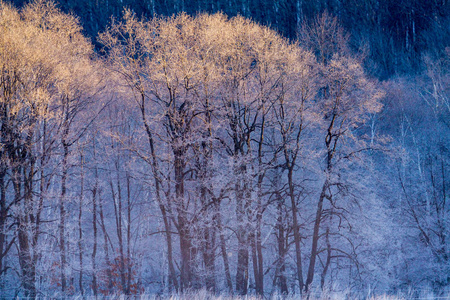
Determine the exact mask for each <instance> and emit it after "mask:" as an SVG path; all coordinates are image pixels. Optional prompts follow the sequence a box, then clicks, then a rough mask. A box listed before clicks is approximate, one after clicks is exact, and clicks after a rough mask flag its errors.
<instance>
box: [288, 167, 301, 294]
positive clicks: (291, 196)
mask: <svg viewBox="0 0 450 300" xmlns="http://www.w3.org/2000/svg"><path fill="white" fill-rule="evenodd" d="M293 169H294V166H293V165H290V167H289V170H288V184H289V199H290V200H291V207H292V223H293V224H292V225H293V231H294V244H295V258H296V267H297V280H298V283H299V287H300V293H301V291H303V288H304V281H303V266H302V252H301V251H302V250H301V245H300V243H301V237H300V229H299V225H298V211H297V202H296V199H295V190H294V180H293Z"/></svg>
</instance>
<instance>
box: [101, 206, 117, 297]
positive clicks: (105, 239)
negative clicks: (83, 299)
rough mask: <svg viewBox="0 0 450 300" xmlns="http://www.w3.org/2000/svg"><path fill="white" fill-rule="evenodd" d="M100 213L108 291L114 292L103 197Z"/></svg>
mask: <svg viewBox="0 0 450 300" xmlns="http://www.w3.org/2000/svg"><path fill="white" fill-rule="evenodd" d="M98 208H99V214H100V226H101V229H102V232H103V251H104V252H105V262H106V278H107V280H108V284H107V287H108V292H109V293H110V294H112V293H113V292H114V283H113V278H112V272H111V259H110V258H109V247H108V232H107V230H106V225H105V217H104V215H103V204H102V201H101V199H99V202H98Z"/></svg>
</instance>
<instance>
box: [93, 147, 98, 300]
mask: <svg viewBox="0 0 450 300" xmlns="http://www.w3.org/2000/svg"><path fill="white" fill-rule="evenodd" d="M94 159H95V149H94ZM97 189H98V173H97V168H95V183H94V188H93V189H92V229H93V234H94V241H93V246H92V290H93V292H94V296H97V294H98V290H97V287H98V283H97V262H96V257H97V243H98V240H97Z"/></svg>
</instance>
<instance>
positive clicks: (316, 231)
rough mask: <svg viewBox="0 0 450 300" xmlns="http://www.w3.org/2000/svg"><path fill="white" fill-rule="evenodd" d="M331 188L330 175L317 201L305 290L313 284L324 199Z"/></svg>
mask: <svg viewBox="0 0 450 300" xmlns="http://www.w3.org/2000/svg"><path fill="white" fill-rule="evenodd" d="M328 188H329V182H328V175H327V178H326V179H325V182H324V183H323V186H322V192H321V193H320V197H319V202H318V203H317V211H316V219H315V221H314V231H313V236H312V239H313V240H312V246H311V257H310V259H309V268H308V277H307V279H306V284H305V291H308V289H309V288H310V286H311V283H312V282H313V279H314V269H315V266H316V257H317V245H318V242H319V229H320V224H321V221H322V213H323V201H324V200H325V198H326V191H327V190H328Z"/></svg>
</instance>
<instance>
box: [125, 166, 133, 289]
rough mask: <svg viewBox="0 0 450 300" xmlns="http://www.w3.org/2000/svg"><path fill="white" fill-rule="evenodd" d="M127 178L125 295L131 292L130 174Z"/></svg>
mask: <svg viewBox="0 0 450 300" xmlns="http://www.w3.org/2000/svg"><path fill="white" fill-rule="evenodd" d="M126 178H127V224H128V225H127V291H126V292H127V295H129V294H130V293H131V263H132V262H131V186H130V184H131V183H130V175H129V174H128V173H127V174H126Z"/></svg>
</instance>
